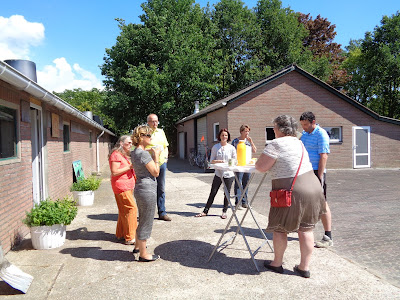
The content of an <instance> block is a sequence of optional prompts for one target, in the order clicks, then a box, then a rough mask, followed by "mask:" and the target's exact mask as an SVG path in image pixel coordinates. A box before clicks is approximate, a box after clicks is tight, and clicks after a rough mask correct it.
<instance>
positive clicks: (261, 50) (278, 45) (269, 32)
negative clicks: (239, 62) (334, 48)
mask: <svg viewBox="0 0 400 300" xmlns="http://www.w3.org/2000/svg"><path fill="white" fill-rule="evenodd" d="M255 14H256V17H257V24H258V26H260V28H261V36H260V38H259V39H258V42H257V43H256V46H255V48H256V51H257V56H258V57H259V59H260V61H261V64H260V68H263V69H266V68H270V69H271V71H272V72H275V71H278V70H279V69H281V68H283V67H286V66H288V65H290V64H293V63H296V64H297V65H299V66H300V67H302V68H304V69H305V70H307V71H308V72H310V73H311V74H313V75H315V76H317V77H319V78H320V79H322V80H326V79H327V78H328V76H329V73H330V69H329V62H328V60H327V59H326V58H325V57H314V56H313V54H312V52H311V51H310V49H308V48H306V47H305V46H304V45H303V41H304V39H305V38H306V37H307V35H308V31H307V30H306V29H305V28H304V25H303V24H301V23H300V22H299V20H298V14H297V13H295V12H294V11H293V10H291V9H290V8H289V7H288V8H283V7H282V2H281V1H280V0H260V1H258V4H257V7H256V8H255Z"/></svg>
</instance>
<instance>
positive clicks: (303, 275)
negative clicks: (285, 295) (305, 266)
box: [293, 265, 310, 278]
mask: <svg viewBox="0 0 400 300" xmlns="http://www.w3.org/2000/svg"><path fill="white" fill-rule="evenodd" d="M293 271H294V272H295V273H297V274H299V275H300V276H302V277H304V278H310V271H304V270H300V269H299V266H298V265H295V266H294V268H293Z"/></svg>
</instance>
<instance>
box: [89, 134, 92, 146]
mask: <svg viewBox="0 0 400 300" xmlns="http://www.w3.org/2000/svg"><path fill="white" fill-rule="evenodd" d="M89 148H92V131H91V130H89Z"/></svg>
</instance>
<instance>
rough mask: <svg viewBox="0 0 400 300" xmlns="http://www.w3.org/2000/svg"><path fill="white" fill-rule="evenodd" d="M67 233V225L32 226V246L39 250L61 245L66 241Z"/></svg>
mask: <svg viewBox="0 0 400 300" xmlns="http://www.w3.org/2000/svg"><path fill="white" fill-rule="evenodd" d="M65 234H66V226H65V225H60V224H56V225H53V226H37V227H31V239H32V246H33V248H35V249H38V250H43V249H53V248H57V247H61V246H62V245H64V243H65Z"/></svg>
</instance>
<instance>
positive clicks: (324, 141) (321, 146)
mask: <svg viewBox="0 0 400 300" xmlns="http://www.w3.org/2000/svg"><path fill="white" fill-rule="evenodd" d="M301 141H302V142H303V144H304V146H305V147H306V149H307V151H308V155H309V157H310V161H311V164H312V167H313V169H314V170H318V165H319V158H320V154H321V153H330V151H329V135H328V133H327V132H326V131H325V129H323V128H321V127H320V126H319V125H318V124H317V126H316V127H315V129H314V130H313V132H311V133H308V132H306V131H304V130H303V135H302V136H301ZM324 172H326V170H324Z"/></svg>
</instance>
